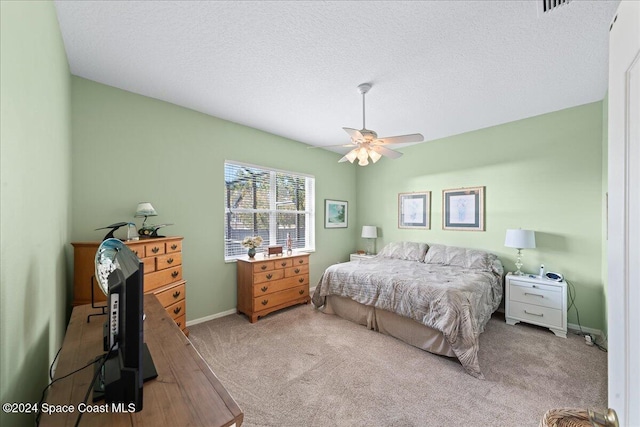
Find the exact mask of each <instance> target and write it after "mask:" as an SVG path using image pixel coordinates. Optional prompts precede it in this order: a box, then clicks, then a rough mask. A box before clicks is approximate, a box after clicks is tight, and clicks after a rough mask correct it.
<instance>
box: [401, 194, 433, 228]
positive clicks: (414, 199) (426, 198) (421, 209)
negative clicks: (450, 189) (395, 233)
mask: <svg viewBox="0 0 640 427" xmlns="http://www.w3.org/2000/svg"><path fill="white" fill-rule="evenodd" d="M430 218H431V191H425V192H422V193H400V194H398V228H422V229H425V230H428V229H430V228H431V223H430Z"/></svg>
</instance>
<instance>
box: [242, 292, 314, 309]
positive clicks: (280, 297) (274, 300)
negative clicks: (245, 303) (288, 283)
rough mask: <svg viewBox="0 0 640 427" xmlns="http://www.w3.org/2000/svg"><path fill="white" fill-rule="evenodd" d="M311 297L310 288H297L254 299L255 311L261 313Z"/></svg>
mask: <svg viewBox="0 0 640 427" xmlns="http://www.w3.org/2000/svg"><path fill="white" fill-rule="evenodd" d="M306 296H309V287H308V286H297V287H295V288H291V289H287V290H284V291H280V292H274V293H272V294H268V295H264V296H261V297H257V298H254V299H253V311H260V310H264V309H267V308H271V307H275V306H278V305H280V304H284V303H287V302H289V301H293V300H295V299H298V298H304V297H306Z"/></svg>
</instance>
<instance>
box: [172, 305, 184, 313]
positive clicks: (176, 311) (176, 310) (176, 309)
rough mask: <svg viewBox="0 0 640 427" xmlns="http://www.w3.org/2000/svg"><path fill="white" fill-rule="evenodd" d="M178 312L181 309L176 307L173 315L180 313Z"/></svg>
mask: <svg viewBox="0 0 640 427" xmlns="http://www.w3.org/2000/svg"><path fill="white" fill-rule="evenodd" d="M180 310H182V307H176V308H174V309H173V314H178V313H180Z"/></svg>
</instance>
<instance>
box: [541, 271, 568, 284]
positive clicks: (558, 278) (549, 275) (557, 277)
mask: <svg viewBox="0 0 640 427" xmlns="http://www.w3.org/2000/svg"><path fill="white" fill-rule="evenodd" d="M544 277H545V278H546V279H547V280H553V281H554V282H562V281H563V280H564V276H563V275H562V274H560V273H554V272H553V271H549V272H547V274H545V275H544Z"/></svg>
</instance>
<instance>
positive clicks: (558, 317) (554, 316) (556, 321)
mask: <svg viewBox="0 0 640 427" xmlns="http://www.w3.org/2000/svg"><path fill="white" fill-rule="evenodd" d="M507 316H508V317H511V318H514V319H518V320H524V321H526V322H530V323H533V324H536V325H541V326H548V327H552V328H559V329H562V328H565V327H566V325H563V321H562V310H557V309H554V308H548V307H541V306H537V305H531V304H523V303H521V302H517V301H511V303H510V304H509V310H508V313H507Z"/></svg>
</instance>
